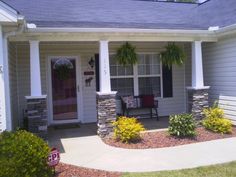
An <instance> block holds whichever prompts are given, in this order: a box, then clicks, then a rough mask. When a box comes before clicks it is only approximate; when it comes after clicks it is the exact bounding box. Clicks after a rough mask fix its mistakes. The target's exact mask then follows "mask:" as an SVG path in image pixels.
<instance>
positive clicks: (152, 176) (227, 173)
mask: <svg viewBox="0 0 236 177" xmlns="http://www.w3.org/2000/svg"><path fill="white" fill-rule="evenodd" d="M122 177H236V161H234V162H230V163H225V164H220V165H212V166H205V167H198V168H193V169H186V170H173V171H161V172H149V173H125V174H124V175H123V176H122Z"/></svg>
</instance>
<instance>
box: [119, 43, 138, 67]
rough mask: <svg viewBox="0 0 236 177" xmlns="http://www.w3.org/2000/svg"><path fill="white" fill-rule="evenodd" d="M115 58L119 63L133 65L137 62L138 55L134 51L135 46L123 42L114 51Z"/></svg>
mask: <svg viewBox="0 0 236 177" xmlns="http://www.w3.org/2000/svg"><path fill="white" fill-rule="evenodd" d="M115 58H116V60H117V61H118V63H119V64H121V65H123V66H126V65H134V64H136V63H137V62H138V56H137V53H136V51H135V47H134V46H132V45H131V44H130V43H128V42H126V43H125V44H123V45H122V46H121V47H120V48H119V49H118V50H117V52H116V56H115Z"/></svg>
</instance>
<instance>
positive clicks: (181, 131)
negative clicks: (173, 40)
mask: <svg viewBox="0 0 236 177" xmlns="http://www.w3.org/2000/svg"><path fill="white" fill-rule="evenodd" d="M195 129H196V123H195V121H194V119H193V116H192V114H179V115H173V116H170V120H169V127H168V131H169V133H170V135H174V136H178V137H186V136H195V135H196V132H195Z"/></svg>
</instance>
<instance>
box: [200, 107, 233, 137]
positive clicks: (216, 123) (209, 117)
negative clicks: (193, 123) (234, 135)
mask: <svg viewBox="0 0 236 177" xmlns="http://www.w3.org/2000/svg"><path fill="white" fill-rule="evenodd" d="M203 113H204V116H205V119H204V120H203V121H202V125H203V126H204V127H205V128H206V129H208V130H211V131H213V132H216V133H222V134H225V133H231V132H232V126H233V124H232V122H231V121H230V120H229V119H226V118H224V116H225V115H224V111H223V109H220V108H219V107H217V106H216V105H214V106H213V107H212V108H208V109H204V111H203Z"/></svg>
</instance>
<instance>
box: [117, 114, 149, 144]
mask: <svg viewBox="0 0 236 177" xmlns="http://www.w3.org/2000/svg"><path fill="white" fill-rule="evenodd" d="M113 125H114V136H115V138H116V139H117V140H120V141H122V142H125V143H129V142H131V141H135V140H138V139H140V132H141V131H144V130H145V128H144V127H143V125H142V124H141V123H139V122H138V121H137V119H136V118H134V117H132V118H128V117H125V116H122V117H119V118H118V120H117V121H115V122H113Z"/></svg>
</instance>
